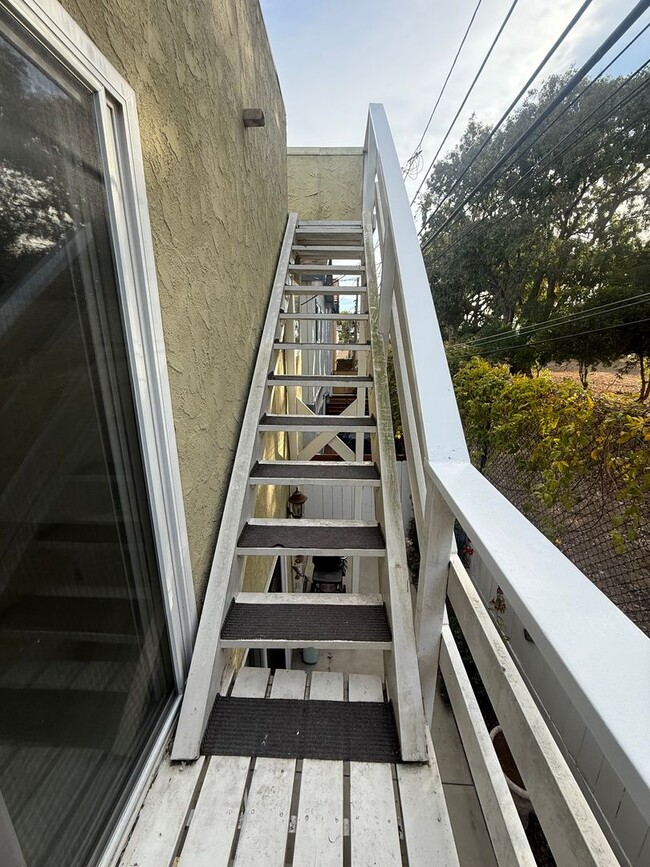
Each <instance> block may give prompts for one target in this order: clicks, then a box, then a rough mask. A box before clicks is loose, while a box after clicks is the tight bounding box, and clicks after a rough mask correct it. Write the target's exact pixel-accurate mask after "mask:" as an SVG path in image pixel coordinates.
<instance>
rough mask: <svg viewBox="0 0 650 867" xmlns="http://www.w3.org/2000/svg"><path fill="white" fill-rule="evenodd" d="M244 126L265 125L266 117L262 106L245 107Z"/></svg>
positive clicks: (243, 113)
mask: <svg viewBox="0 0 650 867" xmlns="http://www.w3.org/2000/svg"><path fill="white" fill-rule="evenodd" d="M242 117H243V119H244V126H245V127H249V126H264V125H265V124H266V119H265V118H264V112H263V111H262V109H261V108H245V109H244V110H243V112H242Z"/></svg>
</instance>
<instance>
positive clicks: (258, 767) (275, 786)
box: [235, 670, 306, 867]
mask: <svg viewBox="0 0 650 867" xmlns="http://www.w3.org/2000/svg"><path fill="white" fill-rule="evenodd" d="M305 683H306V675H305V672H304V671H285V670H278V671H276V673H275V676H274V678H273V685H272V687H271V699H270V700H271V701H272V700H273V699H274V698H291V699H300V698H303V697H304V694H305ZM295 768H296V762H295V759H257V761H256V762H255V770H254V773H253V779H252V782H251V788H250V791H249V793H248V803H247V804H246V809H245V812H244V818H243V822H242V828H241V832H240V836H239V841H238V843H237V853H236V855H235V864H236V865H239V867H274V865H275V867H284V862H285V858H284V856H285V851H286V848H287V834H288V831H289V814H290V808H291V794H292V791H293V778H294V773H295Z"/></svg>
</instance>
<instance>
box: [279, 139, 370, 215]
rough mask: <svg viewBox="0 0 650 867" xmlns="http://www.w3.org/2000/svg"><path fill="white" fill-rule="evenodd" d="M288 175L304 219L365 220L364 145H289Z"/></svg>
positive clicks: (295, 207)
mask: <svg viewBox="0 0 650 867" xmlns="http://www.w3.org/2000/svg"><path fill="white" fill-rule="evenodd" d="M287 174H288V179H289V211H297V212H298V214H299V216H300V219H302V220H360V219H361V192H362V189H361V183H362V178H363V148H289V150H288V157H287Z"/></svg>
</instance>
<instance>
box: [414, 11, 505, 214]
mask: <svg viewBox="0 0 650 867" xmlns="http://www.w3.org/2000/svg"><path fill="white" fill-rule="evenodd" d="M518 2H519V0H513V2H512V5H511V6H510V9H508V12H507V14H506V17H505V18H504V19H503V21H502V22H501V26H500V27H499V30H498V31H497V35H496V36H495V37H494V39H493V40H492V44H491V45H490V47H489V48H488V52H487V54H486V55H485V57H484V58H483V62H482V63H481V65H480V66H479V68H478V72H477V73H476V75H475V76H474V80H473V81H472V83H471V84H470V86H469V90H468V91H467V93H466V94H465V97H464V98H463V101H462V102H461V104H460V108H459V109H458V111H457V112H456V114H455V115H454V119H453V120H452V122H451V124H450V125H449V128H448V130H447V132H446V133H445V136H444V138H443V140H442V141H441V142H440V145H439V147H438V150H437V151H436V153H435V156H434V157H433V159H432V160H431V162H430V163H429V168H428V169H427V170H426V172H425V174H424V177H423V178H422V181H421V183H420V186H419V187H418V188H417V190H416V192H415V195H414V196H413V198H412V199H411V207H413V203H414V202H415V200H416V199H417V197H418V196H419V195H420V190H421V189H422V187H423V186H424V184H425V181H426V179H427V178H428V177H429V175H430V174H431V169H432V168H433V165H434V163H435V161H436V160H437V159H438V157H439V156H440V151H441V150H442V149H443V147H444V146H445V142H446V141H447V139H448V138H449V136H450V135H451V131H452V129H453V128H454V125H455V123H456V121H457V120H458V118H459V116H460V113H461V111H462V110H463V108H464V107H465V103H466V102H467V100H468V99H469V98H470V96H471V93H472V91H473V90H474V85H475V84H476V82H477V81H478V80H479V77H480V75H481V73H482V72H483V70H484V69H485V65H486V63H487V62H488V60H489V59H490V55H491V54H492V51H493V50H494V47H495V45H496V44H497V42H498V41H499V38H500V36H501V34H502V33H503V31H504V29H505V26H506V24H507V23H508V21H509V20H510V16H511V15H512V13H513V12H514V11H515V6H516V5H517V3H518Z"/></svg>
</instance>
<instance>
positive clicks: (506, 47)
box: [262, 0, 650, 192]
mask: <svg viewBox="0 0 650 867" xmlns="http://www.w3.org/2000/svg"><path fill="white" fill-rule="evenodd" d="M511 2H512V0H483V2H482V4H481V7H480V9H479V12H478V15H477V17H476V20H475V22H474V26H473V28H472V31H471V33H470V35H469V37H468V40H467V42H466V44H465V48H464V49H463V52H462V54H461V56H460V58H459V61H458V64H457V66H456V69H455V71H454V75H453V76H452V79H451V80H450V82H449V85H448V87H447V90H446V92H445V95H444V97H443V100H442V101H441V103H440V106H439V108H438V111H437V113H436V116H435V118H434V121H433V123H432V125H431V127H430V129H429V132H428V134H427V137H426V139H425V143H424V147H423V159H424V164H425V166H426V165H428V163H429V161H430V160H431V158H432V156H433V154H434V153H435V150H436V149H437V146H438V144H439V142H440V141H441V139H442V136H443V135H444V133H445V132H446V130H447V127H448V125H449V123H450V122H451V119H452V118H453V115H454V114H455V112H456V110H457V108H458V106H459V104H460V101H461V100H462V98H463V96H464V95H465V93H466V91H467V88H468V87H469V84H470V82H471V80H472V78H473V77H474V75H475V73H476V71H477V69H478V67H479V65H480V63H481V61H482V59H483V57H484V56H485V53H486V52H487V50H488V47H489V45H490V43H491V42H492V39H493V38H494V35H495V34H496V31H497V29H498V27H499V25H500V24H501V21H502V20H503V18H504V17H505V14H506V12H507V10H508V8H509V6H510V4H511ZM580 5H581V0H555V2H554V3H549V2H548V0H519V3H518V5H517V7H516V9H515V11H514V13H513V15H512V18H511V19H510V21H509V22H508V25H507V27H506V30H505V31H504V33H503V35H502V37H501V40H500V41H499V44H498V45H497V48H496V49H495V51H494V53H493V55H492V57H491V58H490V61H489V63H488V66H487V67H486V69H485V71H484V73H483V75H482V76H481V78H480V80H479V82H478V84H477V86H476V88H475V90H474V92H473V94H472V96H471V98H470V100H469V101H468V103H467V106H466V108H465V110H464V111H463V113H462V114H461V116H460V118H459V120H458V123H457V126H456V127H455V131H457V132H458V133H460V132H461V131H462V130H463V128H464V126H465V123H466V121H467V118H468V117H469V116H470V114H471V113H472V112H476V113H477V115H479V117H480V118H481V119H483V120H486V121H487V122H495V121H496V120H497V119H498V118H499V116H500V115H501V113H502V112H503V111H504V110H505V109H506V108H507V106H508V105H509V103H510V101H511V100H512V99H513V98H514V96H515V95H516V93H517V92H518V91H519V89H520V88H521V87H522V86H523V85H524V83H525V81H526V79H527V78H528V76H529V75H530V74H531V73H532V71H533V70H534V69H535V67H536V66H537V64H538V63H539V62H540V61H541V59H542V58H543V56H544V55H545V53H546V52H547V51H548V49H549V48H550V47H551V45H552V44H553V42H554V41H555V39H556V38H557V37H558V36H559V34H560V33H561V32H562V30H563V29H564V27H565V26H566V24H567V23H568V22H569V20H570V19H571V17H572V16H573V15H574V14H575V12H576V11H577V9H578V8H579V6H580ZM634 5H635V0H595V2H593V3H592V4H591V6H590V7H589V9H588V10H587V11H586V12H585V14H584V15H583V17H582V18H581V20H580V21H579V22H578V24H577V25H576V27H575V28H574V30H573V31H572V33H571V34H570V36H569V37H568V38H567V40H566V41H565V43H564V44H563V45H562V47H561V49H560V50H559V51H558V52H557V53H556V54H555V55H554V57H553V58H552V60H551V61H550V63H549V64H548V66H547V67H545V70H544V72H543V73H542V74H541V78H543V77H545V75H547V74H548V73H550V72H557V71H561V70H564V69H566V68H568V67H569V66H570V65H571V64H580V63H582V62H584V61H585V60H586V59H587V57H588V56H589V55H590V54H591V53H592V52H593V51H594V49H595V48H596V47H597V46H598V45H600V44H601V42H602V41H603V40H604V39H605V38H606V36H607V35H608V34H609V32H610V31H611V30H612V29H613V28H614V27H616V26H617V25H618V23H619V22H620V21H621V20H622V19H623V18H624V17H625V15H627V14H628V12H629V11H630V10H631V9H632V8H633V7H634ZM474 7H475V0H462V2H453V0H452V2H451V3H448V4H447V5H445V6H443V4H441V3H440V2H438V3H432V2H431V0H401V2H400V0H374V2H373V0H352V2H351V0H347V2H346V0H300V2H298V0H262V8H263V12H264V17H265V20H266V23H267V27H268V30H269V36H270V39H271V45H272V48H273V52H274V56H275V60H276V63H277V65H278V72H279V76H280V83H281V85H282V90H283V94H284V98H285V103H286V107H287V116H288V135H289V144H290V145H292V146H300V145H305V146H314V145H315V146H321V147H323V146H327V145H330V146H337V145H338V146H342V145H361V144H362V143H363V137H364V129H365V121H366V113H367V108H368V103H369V102H383V103H384V106H385V108H386V112H387V114H388V119H389V121H390V124H391V127H392V130H393V136H394V138H395V144H396V147H397V151H398V154H399V156H400V159H401V160H402V161H404V160H406V158H407V157H408V156H409V155H410V153H411V152H412V150H413V148H414V147H415V145H416V144H417V142H418V139H419V137H420V135H421V133H422V130H423V129H424V125H425V124H426V121H427V118H428V116H429V113H430V112H431V109H432V107H433V104H434V102H435V100H436V98H437V95H438V93H439V91H440V88H441V86H442V82H443V81H444V78H445V76H446V74H447V71H448V69H449V66H450V64H451V61H452V59H453V57H454V54H455V52H456V50H457V47H458V44H459V42H460V39H461V38H462V35H463V33H464V31H465V28H466V26H467V23H468V21H469V19H470V17H471V14H472V12H473V10H474ZM647 21H648V14H647V13H646V15H645V16H644V18H643V19H642V20H641V22H639V23H637V25H635V27H634V28H633V30H632V31H630V35H631V34H633V33H635V32H637V31H638V30H639V29H640V27H641V26H643V24H645V23H647ZM628 38H629V37H628ZM625 41H627V39H625V38H624V39H623V41H622V42H621V45H622V44H624V42H625ZM619 47H620V46H619ZM649 47H650V37H648V34H644V36H643V37H641V39H640V40H639V42H638V43H637V45H636V46H635V51H634V53H633V52H630V54H631V55H632V54H633V55H634V57H635V58H636V59H637V63H634V64H633V65H634V66H636V65H638V63H639V62H642V60H640V61H639V60H638V58H639V57H641V58H644V57H647V56H648V48H649ZM639 52H640V53H639ZM614 53H616V52H615V51H612V52H611V54H610V57H611V56H613V54H614ZM618 71H619V72H620V71H627V70H626V69H625V67H623V69H621V68H620V65H619V68H618ZM455 139H456V136H455V135H452V136H451V138H450V139H449V142H448V146H449V145H451V144H453V142H454V141H455ZM418 183H419V179H418V180H417V181H409V183H408V187H409V189H410V191H412V192H414V191H415V188H416V187H417V185H418Z"/></svg>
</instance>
